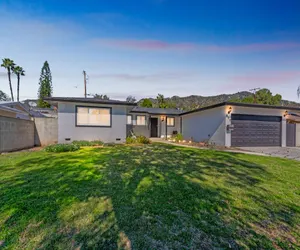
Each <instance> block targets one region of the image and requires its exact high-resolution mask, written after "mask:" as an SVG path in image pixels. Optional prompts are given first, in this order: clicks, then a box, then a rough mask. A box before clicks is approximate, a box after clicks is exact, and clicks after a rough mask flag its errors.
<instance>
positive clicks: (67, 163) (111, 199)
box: [0, 144, 300, 249]
mask: <svg viewBox="0 0 300 250" xmlns="http://www.w3.org/2000/svg"><path fill="white" fill-rule="evenodd" d="M0 173H1V174H0V248H4V249H6V248H7V249H228V248H233V249H243V248H244V249H254V248H256V249H257V248H258V249H280V248H283V249H297V248H299V247H300V244H299V242H300V208H299V207H300V163H299V162H296V161H291V160H284V159H278V158H268V157H259V156H251V155H244V154H232V153H226V152H216V151H212V150H198V149H191V148H183V147H175V146H171V145H160V144H153V145H148V146H115V147H113V146H111V147H104V148H85V149H81V150H80V151H77V152H71V153H58V154H54V153H46V152H42V151H40V152H22V153H12V154H7V155H2V156H0Z"/></svg>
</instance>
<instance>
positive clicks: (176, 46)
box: [91, 39, 197, 51]
mask: <svg viewBox="0 0 300 250" xmlns="http://www.w3.org/2000/svg"><path fill="white" fill-rule="evenodd" d="M91 42H92V44H94V45H102V46H108V47H113V48H121V49H134V50H135V49H137V50H161V51H162V50H181V51H184V50H193V49H196V48H197V45H196V44H193V43H168V42H164V41H159V40H117V39H116V40H115V39H93V40H92V41H91Z"/></svg>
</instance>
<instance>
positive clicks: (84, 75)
mask: <svg viewBox="0 0 300 250" xmlns="http://www.w3.org/2000/svg"><path fill="white" fill-rule="evenodd" d="M83 80H84V97H85V98H86V72H85V71H83Z"/></svg>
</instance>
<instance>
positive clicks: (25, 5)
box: [0, 0, 300, 101]
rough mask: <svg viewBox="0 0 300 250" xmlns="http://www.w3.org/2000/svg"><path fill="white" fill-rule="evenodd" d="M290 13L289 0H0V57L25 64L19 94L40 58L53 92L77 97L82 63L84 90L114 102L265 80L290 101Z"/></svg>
mask: <svg viewBox="0 0 300 250" xmlns="http://www.w3.org/2000/svg"><path fill="white" fill-rule="evenodd" d="M299 11H300V2H299V1H297V0H295V1H294V0H287V1H282V0H280V1H277V0H272V1H269V0H264V1H256V0H251V1H250V0H249V1H247V0H235V1H230V0H229V1H223V0H219V1H216V0H215V1H214V0H211V1H200V0H198V1H195V0H189V1H180V0H144V1H136V0H127V1H124V0H110V1H99V0H98V1H96V0H93V1H91V0H86V1H76V0H73V1H70V0H64V1H58V0H48V1H44V0H39V1H33V0H26V1H18V0H14V1H7V0H1V1H0V30H1V36H0V55H1V58H4V57H8V58H11V59H13V60H14V61H15V62H16V63H17V64H19V65H21V66H22V67H23V68H24V69H25V70H26V77H23V78H22V82H21V84H22V85H21V93H20V95H21V98H22V99H26V98H35V97H36V95H37V90H38V80H39V74H40V70H41V67H42V64H43V62H44V61H45V60H48V62H49V64H50V67H51V71H52V75H53V86H54V96H82V95H83V75H82V71H83V70H86V72H87V74H88V75H89V81H88V93H91V94H93V93H100V94H102V93H103V94H107V95H109V96H110V97H111V98H115V99H124V98H126V96H128V95H134V96H136V97H137V98H142V97H147V96H151V97H153V96H156V94H157V93H162V94H164V95H165V96H172V95H179V96H187V95H204V96H207V95H215V94H222V93H234V92H237V91H243V90H249V89H251V88H255V87H261V88H262V87H266V88H269V89H271V91H272V92H274V93H280V94H282V96H283V97H284V98H285V99H289V100H295V101H296V100H297V95H296V89H297V87H298V85H299V84H300V15H299ZM13 83H14V88H16V87H15V83H16V79H13ZM0 89H1V90H3V91H5V92H6V93H9V87H8V83H7V78H6V75H5V70H4V69H3V68H2V69H0Z"/></svg>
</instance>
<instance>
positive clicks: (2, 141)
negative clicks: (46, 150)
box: [0, 116, 34, 153]
mask: <svg viewBox="0 0 300 250" xmlns="http://www.w3.org/2000/svg"><path fill="white" fill-rule="evenodd" d="M33 146H34V122H33V121H30V120H22V119H17V118H11V117H4V116H0V153H1V152H9V151H15V150H20V149H25V148H32V147H33Z"/></svg>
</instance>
